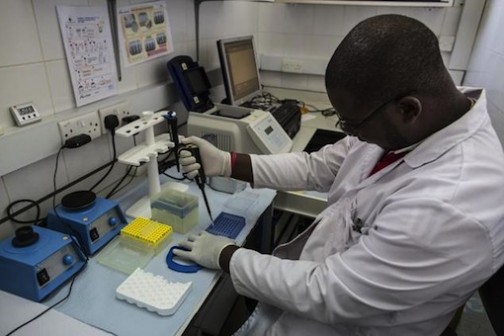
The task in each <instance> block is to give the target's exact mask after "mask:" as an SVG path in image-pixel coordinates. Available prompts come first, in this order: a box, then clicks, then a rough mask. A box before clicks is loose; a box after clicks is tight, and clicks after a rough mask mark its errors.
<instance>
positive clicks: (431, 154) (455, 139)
mask: <svg viewBox="0 0 504 336" xmlns="http://www.w3.org/2000/svg"><path fill="white" fill-rule="evenodd" d="M459 89H460V91H461V92H462V93H464V94H466V95H467V96H468V97H473V98H476V99H477V100H476V103H475V104H474V106H473V107H472V108H471V109H470V110H469V111H468V112H467V113H465V114H464V115H463V116H462V117H460V118H459V119H458V120H456V121H455V122H453V123H451V124H450V125H448V126H446V127H445V128H443V129H441V130H439V131H437V132H436V133H434V134H432V135H430V136H429V137H427V138H426V139H424V140H422V141H421V142H420V143H417V144H415V145H413V147H414V150H412V152H411V153H409V154H408V155H406V156H405V157H404V161H405V162H406V164H408V165H409V166H410V167H412V168H416V167H419V166H422V165H424V164H426V163H428V162H431V161H434V160H436V159H437V158H438V157H440V156H441V155H443V154H444V153H445V152H447V151H448V150H449V149H451V148H453V147H454V146H456V145H458V144H459V143H461V142H463V141H464V140H465V139H467V138H469V137H471V136H472V135H473V134H474V133H475V132H476V131H477V130H478V129H479V128H480V127H481V125H482V124H483V123H484V122H486V121H488V118H489V116H488V114H487V112H486V94H485V91H484V90H482V89H475V88H468V87H461V88H459ZM408 148H409V147H408ZM403 150H406V149H401V150H399V151H403Z"/></svg>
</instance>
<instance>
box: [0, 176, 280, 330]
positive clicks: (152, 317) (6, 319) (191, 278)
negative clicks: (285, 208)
mask: <svg viewBox="0 0 504 336" xmlns="http://www.w3.org/2000/svg"><path fill="white" fill-rule="evenodd" d="M168 181H169V178H167V177H165V176H163V175H161V183H162V184H163V183H165V182H168ZM188 187H189V189H188V190H187V192H188V193H191V194H193V195H196V196H198V198H199V208H198V212H199V222H198V225H197V226H195V227H194V228H193V229H192V230H191V231H190V232H188V233H187V234H186V235H182V234H178V233H173V236H172V241H171V243H170V244H169V245H168V246H167V247H166V248H165V249H164V250H163V251H162V252H160V253H159V254H157V255H156V256H155V257H154V258H153V259H152V260H150V262H149V263H148V264H147V265H146V266H145V267H144V270H145V271H147V272H150V273H152V274H155V275H160V276H163V277H164V278H165V279H167V280H168V281H170V282H183V283H186V282H192V285H191V289H190V290H189V293H188V295H187V296H186V297H185V299H184V300H183V302H182V303H181V305H180V306H179V307H178V309H177V311H176V312H175V313H174V314H173V315H170V316H160V315H158V314H156V313H154V312H150V311H147V310H146V309H142V308H139V307H137V306H136V305H133V304H130V303H127V302H126V301H122V300H119V299H117V298H116V295H115V292H116V289H117V287H118V286H119V285H120V284H121V283H122V282H123V281H124V280H125V279H126V278H127V277H128V275H127V274H125V273H121V272H119V271H116V270H113V269H111V268H108V267H106V266H103V265H101V264H99V263H98V262H97V260H96V256H97V255H98V254H99V252H98V254H95V255H94V256H92V257H91V258H90V259H89V261H88V265H87V266H86V268H85V269H84V271H83V272H82V273H81V274H80V275H78V276H77V278H76V279H75V281H74V284H73V288H72V292H71V294H70V296H69V298H68V299H67V300H65V301H64V302H63V303H61V304H59V305H58V306H56V307H55V308H54V310H55V311H52V312H48V313H47V314H44V315H42V316H41V317H39V318H38V319H37V320H36V321H34V322H32V323H30V324H28V325H27V326H26V327H23V328H21V329H20V330H19V331H17V332H15V333H14V335H17V336H19V335H32V334H33V333H34V332H35V331H36V333H37V334H44V333H45V332H47V333H50V334H51V335H67V334H73V335H79V334H80V335H105V334H107V333H104V332H103V331H101V330H100V329H103V330H105V331H110V332H112V333H114V334H116V335H120V336H128V335H135V336H136V335H150V336H155V335H182V333H183V332H184V330H185V329H186V328H188V326H189V325H190V323H191V321H192V319H193V317H194V316H195V315H196V313H197V312H198V310H199V309H200V307H201V306H202V305H203V303H204V302H205V300H206V299H207V298H209V296H210V294H211V293H212V291H213V290H214V289H215V287H216V285H217V284H218V283H219V281H220V279H221V276H222V275H223V274H222V272H219V271H213V270H208V269H201V270H199V271H198V272H196V273H191V274H187V273H178V272H175V271H172V270H170V269H168V267H167V265H166V261H165V258H166V255H167V252H168V249H169V248H170V247H171V246H173V245H177V243H178V242H179V241H181V240H183V239H184V238H185V237H186V236H187V235H188V234H191V233H196V232H199V231H201V230H204V229H205V228H206V227H207V226H208V225H209V224H210V219H209V216H208V214H207V212H206V209H205V206H204V202H203V198H202V195H201V192H200V190H199V189H198V187H197V186H196V185H195V183H188ZM205 190H206V193H207V196H208V198H209V202H210V206H211V208H212V212H213V215H214V216H216V215H218V214H219V213H220V212H221V211H223V210H224V211H226V212H230V213H236V214H238V211H240V209H237V207H242V206H243V205H244V204H247V205H246V208H245V209H242V210H241V213H239V214H240V215H241V216H243V217H245V219H246V225H245V227H244V229H243V230H242V231H241V232H240V234H239V235H238V237H237V238H236V242H237V243H238V244H239V245H243V244H244V243H245V242H246V240H247V239H250V237H249V234H250V233H251V232H252V231H253V230H254V234H257V235H259V236H258V237H257V238H256V239H257V241H259V242H260V241H266V242H268V241H271V239H270V238H268V237H269V235H270V232H271V227H268V226H269V225H271V218H268V217H270V215H271V204H272V201H273V198H274V197H275V194H276V192H275V191H273V190H269V189H257V190H253V189H251V188H250V187H249V186H247V188H246V189H245V190H243V191H240V192H238V193H235V194H233V195H231V194H226V193H222V192H218V191H215V190H212V189H211V188H209V187H207V188H206V189H205ZM147 193H148V187H147V183H141V184H139V185H138V186H136V187H135V188H133V189H132V190H130V191H128V193H127V194H126V195H125V196H123V197H121V198H120V199H118V200H119V202H120V204H121V207H122V208H123V209H126V208H128V207H129V206H130V205H131V204H133V203H134V202H135V201H136V200H137V199H139V198H140V197H141V196H143V195H145V194H147ZM244 200H245V201H244ZM246 200H248V201H246ZM258 222H260V223H258ZM256 224H260V225H257V226H256ZM254 228H255V229H254ZM254 238H255V237H254ZM263 239H265V240H263ZM270 249H271V247H269V246H265V245H263V246H259V247H258V250H263V251H267V250H270ZM2 276H5V275H2ZM69 287H70V283H69V282H68V283H67V284H66V285H64V286H63V287H62V288H61V289H60V290H58V291H57V292H56V293H55V294H54V295H53V296H51V297H50V298H48V299H47V300H45V301H44V302H43V305H45V306H43V307H46V306H47V307H48V306H51V305H52V304H54V303H56V302H58V301H59V300H61V299H62V298H63V297H64V296H65V295H67V293H68V290H69ZM0 298H2V299H1V300H0V334H5V333H7V332H8V331H10V330H12V329H14V328H15V327H17V326H18V325H20V324H22V323H24V322H26V321H28V320H30V319H31V318H33V317H34V316H35V315H36V312H38V311H41V310H42V308H41V307H40V304H38V303H35V302H31V301H28V300H25V299H22V298H19V297H15V296H12V295H11V294H8V293H6V292H2V291H0ZM10 312H16V317H15V318H12V317H11V314H9V313H10ZM60 313H62V314H60ZM69 317H70V318H69ZM72 318H74V319H75V320H74V319H72ZM76 320H78V321H76ZM79 321H81V322H83V323H80V322H79ZM90 326H94V327H96V328H92V327H90ZM68 327H71V328H72V329H68ZM44 330H45V331H44Z"/></svg>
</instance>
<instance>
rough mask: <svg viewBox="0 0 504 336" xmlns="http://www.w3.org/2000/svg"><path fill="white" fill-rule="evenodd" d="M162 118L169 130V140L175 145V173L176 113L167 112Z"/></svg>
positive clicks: (175, 149)
mask: <svg viewBox="0 0 504 336" xmlns="http://www.w3.org/2000/svg"><path fill="white" fill-rule="evenodd" d="M164 118H165V119H166V121H167V122H168V129H169V130H170V140H171V141H172V142H173V144H174V145H175V148H174V153H175V165H176V166H177V171H180V170H179V169H180V168H179V151H178V149H179V146H180V144H179V138H178V125H177V113H175V112H173V111H169V112H168V113H167V114H165V115H164Z"/></svg>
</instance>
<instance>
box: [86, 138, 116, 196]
mask: <svg viewBox="0 0 504 336" xmlns="http://www.w3.org/2000/svg"><path fill="white" fill-rule="evenodd" d="M110 134H111V136H112V151H113V154H112V165H111V166H110V167H109V169H108V170H107V172H106V173H105V174H104V175H103V176H102V177H101V178H100V179H99V180H98V181H97V182H96V183H95V184H94V185H93V186H92V187H91V188H90V189H89V191H93V189H94V188H96V187H97V186H98V185H99V184H100V183H102V182H103V180H105V179H106V178H107V176H109V175H110V172H111V171H112V169H114V166H115V163H116V162H117V149H116V142H115V133H114V132H111V133H110Z"/></svg>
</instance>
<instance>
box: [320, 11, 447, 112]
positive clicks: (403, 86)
mask: <svg viewBox="0 0 504 336" xmlns="http://www.w3.org/2000/svg"><path fill="white" fill-rule="evenodd" d="M446 77H447V70H446V68H445V66H444V63H443V59H442V57H441V52H440V50H439V43H438V39H437V37H436V35H435V34H434V33H433V32H432V31H431V30H430V29H429V28H428V27H427V26H425V25H424V24H423V23H421V22H420V21H417V20H415V19H412V18H409V17H407V16H402V15H379V16H374V17H371V18H369V19H366V20H364V21H362V22H360V23H359V24H357V26H355V27H354V28H353V29H352V30H351V31H350V32H349V33H348V35H347V36H346V37H345V38H344V39H343V41H342V42H341V43H340V45H339V46H338V48H337V49H336V51H335V52H334V54H333V56H332V58H331V60H330V61H329V64H328V66H327V69H326V77H325V81H326V87H327V91H328V93H330V92H331V90H338V89H343V90H345V92H348V93H350V94H352V95H355V96H356V97H361V96H362V97H363V100H365V101H366V102H367V104H369V105H376V104H379V103H380V102H383V101H386V100H389V99H393V98H395V97H396V96H399V95H401V94H409V93H412V92H414V91H421V92H424V93H435V92H436V89H437V88H439V87H440V86H439V85H441V84H442V83H443V84H444V83H445V82H446ZM448 77H449V76H448Z"/></svg>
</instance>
